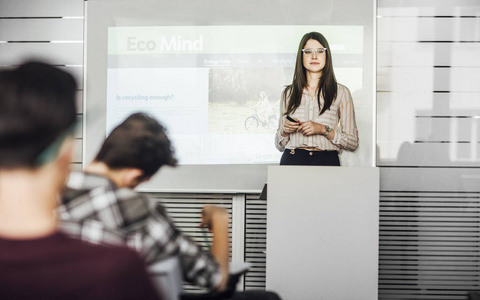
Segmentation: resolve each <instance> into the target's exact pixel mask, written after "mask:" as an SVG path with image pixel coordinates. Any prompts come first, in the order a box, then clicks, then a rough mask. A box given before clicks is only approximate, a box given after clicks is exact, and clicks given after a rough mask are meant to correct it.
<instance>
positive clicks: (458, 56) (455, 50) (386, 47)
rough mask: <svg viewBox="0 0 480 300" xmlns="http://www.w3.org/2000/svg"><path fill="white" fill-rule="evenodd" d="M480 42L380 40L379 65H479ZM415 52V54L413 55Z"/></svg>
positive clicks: (378, 44)
mask: <svg viewBox="0 0 480 300" xmlns="http://www.w3.org/2000/svg"><path fill="white" fill-rule="evenodd" d="M479 51H480V43H434V42H430V43H416V42H403V43H398V42H378V43H377V66H378V67H402V68H408V67H430V68H432V67H479V66H480V57H478V56H477V55H472V53H479ZM412 53H415V55H412Z"/></svg>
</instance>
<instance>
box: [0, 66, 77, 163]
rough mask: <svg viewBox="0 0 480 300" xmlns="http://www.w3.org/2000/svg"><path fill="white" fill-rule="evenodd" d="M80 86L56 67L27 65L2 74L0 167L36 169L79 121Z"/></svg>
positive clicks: (0, 95) (0, 80) (0, 87)
mask: <svg viewBox="0 0 480 300" xmlns="http://www.w3.org/2000/svg"><path fill="white" fill-rule="evenodd" d="M76 90H77V84H76V82H75V79H74V78H73V77H72V75H70V74H68V73H66V72H65V71H62V70H60V69H58V68H56V67H53V66H50V65H47V64H44V63H41V62H28V63H25V64H22V65H20V66H18V67H17V68H15V69H10V70H1V71H0V168H5V169H13V168H35V167H37V166H38V165H39V162H38V158H39V156H40V155H41V154H42V152H44V151H45V149H46V148H48V147H49V145H51V144H52V143H54V142H55V141H56V140H57V139H58V138H59V137H60V136H62V135H63V134H64V133H65V132H66V130H68V129H69V128H71V127H73V126H72V125H73V124H74V123H75V120H76V105H75V96H76Z"/></svg>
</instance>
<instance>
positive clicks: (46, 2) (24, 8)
mask: <svg viewBox="0 0 480 300" xmlns="http://www.w3.org/2000/svg"><path fill="white" fill-rule="evenodd" d="M83 3H84V0H68V1H65V0H35V1H32V0H14V1H12V0H0V18H5V17H7V18H12V17H62V16H68V17H83Z"/></svg>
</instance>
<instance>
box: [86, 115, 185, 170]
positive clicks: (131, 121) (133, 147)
mask: <svg viewBox="0 0 480 300" xmlns="http://www.w3.org/2000/svg"><path fill="white" fill-rule="evenodd" d="M95 161H97V162H103V163H105V164H106V165H107V166H108V167H109V168H110V169H123V168H137V169H140V170H142V171H143V176H142V177H146V178H148V177H150V176H152V175H153V174H155V172H157V171H158V169H160V167H162V166H163V165H169V166H175V165H176V164H177V160H176V158H175V157H174V151H173V149H172V145H171V142H170V140H169V139H168V136H167V134H166V132H165V128H164V127H163V126H162V125H161V124H160V123H158V122H157V120H155V119H154V118H152V117H151V116H149V115H148V114H145V113H136V114H133V115H131V116H130V117H128V118H127V119H126V120H125V121H123V123H122V124H120V125H118V126H117V127H116V128H115V129H114V130H113V131H112V132H111V133H110V135H109V136H108V137H107V139H106V140H105V142H104V143H103V145H102V148H101V149H100V152H98V154H97V157H96V158H95Z"/></svg>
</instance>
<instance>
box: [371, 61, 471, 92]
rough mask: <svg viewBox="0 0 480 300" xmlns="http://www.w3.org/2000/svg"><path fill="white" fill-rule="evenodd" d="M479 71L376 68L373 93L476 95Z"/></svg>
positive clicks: (463, 69) (452, 68) (465, 69)
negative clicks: (435, 92) (466, 93)
mask: <svg viewBox="0 0 480 300" xmlns="http://www.w3.org/2000/svg"><path fill="white" fill-rule="evenodd" d="M479 80H480V67H469V68H463V67H451V68H434V69H433V68H429V67H410V68H400V67H392V68H388V67H378V68H377V90H378V91H394V92H397V91H399V92H434V91H439V92H462V93H464V92H471V93H478V92H480V85H478V84H474V83H476V82H479Z"/></svg>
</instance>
